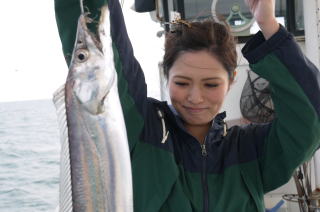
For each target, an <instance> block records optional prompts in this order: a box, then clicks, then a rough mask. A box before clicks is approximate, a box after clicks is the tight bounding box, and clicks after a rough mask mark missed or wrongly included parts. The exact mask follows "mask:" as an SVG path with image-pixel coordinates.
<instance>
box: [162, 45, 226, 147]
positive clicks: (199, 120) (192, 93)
mask: <svg viewBox="0 0 320 212" xmlns="http://www.w3.org/2000/svg"><path fill="white" fill-rule="evenodd" d="M231 83H232V79H231V80H230V79H229V76H228V72H227V71H226V70H225V68H224V67H223V65H222V64H221V63H220V61H218V60H217V59H216V58H215V56H213V55H212V54H210V53H209V52H208V51H206V50H202V51H196V52H192V51H188V52H185V53H182V54H181V55H180V56H179V57H178V58H177V60H176V61H175V62H174V64H173V66H172V67H171V69H170V72H169V80H168V87H169V94H170V99H171V102H172V105H173V106H174V108H175V109H176V110H177V112H178V113H179V114H180V115H181V117H182V119H183V121H184V123H185V127H186V129H187V130H188V131H189V132H190V134H191V135H193V136H194V137H195V138H197V139H198V140H199V142H200V143H204V139H205V135H206V132H207V131H208V130H209V128H210V124H211V120H212V117H215V116H216V115H217V114H218V112H219V110H220V108H221V106H222V104H223V102H224V98H225V96H226V94H227V91H228V90H229V87H230V84H231Z"/></svg>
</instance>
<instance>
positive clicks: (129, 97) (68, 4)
mask: <svg viewBox="0 0 320 212" xmlns="http://www.w3.org/2000/svg"><path fill="white" fill-rule="evenodd" d="M79 2H80V0H55V14H56V22H57V26H58V31H59V35H60V39H61V42H62V47H63V52H64V55H65V59H66V62H67V64H68V65H69V63H70V60H71V54H72V51H73V46H74V42H75V37H76V31H77V21H78V17H79V15H80V3H79ZM83 2H84V4H85V5H84V8H86V11H88V12H89V17H90V18H92V19H93V20H94V21H93V23H92V24H89V28H90V30H91V31H93V32H95V30H96V23H97V20H99V16H100V8H101V7H102V6H104V5H108V8H109V11H110V30H111V36H112V41H113V49H114V60H115V65H116V71H117V75H118V90H119V97H120V102H121V105H122V109H123V113H124V118H125V122H126V126H127V133H128V140H129V147H130V150H131V151H132V150H133V147H134V146H135V144H136V143H137V141H138V140H139V135H140V133H141V131H142V128H143V124H144V117H145V116H146V115H145V114H146V101H147V87H146V83H145V78H144V74H143V71H142V69H141V67H140V64H139V63H138V61H137V60H136V59H135V57H134V53H133V48H132V45H131V43H130V40H129V37H128V34H127V30H126V26H125V23H124V18H123V14H122V10H121V7H120V4H119V1H118V0H85V1H83Z"/></svg>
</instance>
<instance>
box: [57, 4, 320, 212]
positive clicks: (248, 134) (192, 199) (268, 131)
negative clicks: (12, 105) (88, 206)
mask: <svg viewBox="0 0 320 212" xmlns="http://www.w3.org/2000/svg"><path fill="white" fill-rule="evenodd" d="M84 2H85V3H86V7H88V8H89V10H90V12H91V16H92V17H97V14H99V8H100V7H101V6H102V5H104V4H106V3H108V6H109V9H110V19H111V34H112V40H113V47H114V58H115V59H114V60H115V63H116V69H117V74H118V89H119V95H120V101H121V104H122V108H123V113H124V117H125V122H126V126H127V133H128V140H129V146H130V153H131V161H132V172H133V191H134V211H135V212H180V211H181V212H209V211H210V212H222V211H223V212H256V211H259V212H263V211H264V203H263V196H264V194H265V193H266V192H269V191H271V190H273V189H275V188H277V187H279V186H281V185H283V184H285V183H286V182H288V180H289V179H290V177H291V175H292V173H293V171H294V170H295V169H296V167H297V166H299V165H300V164H301V163H303V162H304V161H306V160H308V159H310V158H311V157H312V155H313V154H314V152H315V151H316V149H317V147H318V146H319V136H320V123H319V115H320V84H319V82H320V77H319V73H318V70H317V68H316V67H315V66H314V65H313V64H312V63H311V62H310V61H309V60H308V59H307V58H306V57H305V56H304V54H303V53H302V52H301V50H300V48H299V47H298V45H297V43H296V42H295V41H294V38H293V36H292V35H291V34H290V33H288V32H287V31H286V30H285V29H284V28H283V27H280V29H279V31H278V32H277V33H276V34H275V35H273V36H272V37H271V38H270V39H269V40H267V41H266V40H265V39H264V37H263V35H262V33H261V32H259V33H257V34H256V35H254V36H253V38H252V39H251V40H250V41H249V42H248V43H247V44H246V45H245V47H244V48H243V50H242V53H243V55H244V57H245V58H246V59H247V60H248V61H249V63H250V68H251V69H252V70H253V71H254V72H256V73H257V74H258V75H260V76H262V77H263V78H265V79H267V80H268V81H269V82H270V86H271V90H272V99H273V102H274V106H275V110H276V114H277V118H276V119H275V120H274V121H272V123H269V124H263V125H257V124H251V125H247V126H244V127H240V126H234V127H231V128H230V129H228V130H227V134H226V135H224V133H223V131H224V129H223V128H224V125H223V118H224V116H225V115H224V114H223V113H222V114H219V115H217V116H216V117H215V119H214V121H213V124H212V127H211V129H210V131H209V133H208V135H207V138H206V142H205V149H204V148H201V146H200V144H199V142H198V141H197V140H196V139H195V138H194V137H192V136H191V135H190V134H189V133H188V132H187V131H186V130H185V128H184V126H183V124H182V122H181V120H180V118H179V116H178V115H177V114H175V113H174V110H172V109H170V107H169V106H168V105H167V103H166V102H161V101H158V100H155V99H151V98H147V86H146V84H145V78H144V75H143V72H142V70H141V67H140V65H139V63H138V61H137V60H136V59H135V57H134V53H133V49H132V46H131V43H130V41H129V38H128V35H127V32H126V28H125V24H124V20H123V15H122V11H121V7H120V5H119V2H118V0H109V1H108V2H105V0H86V1H84ZM55 11H56V19H57V24H58V29H59V34H60V38H61V41H62V46H63V51H64V54H65V56H66V60H67V62H68V63H69V61H70V56H71V52H72V48H73V44H74V40H75V35H76V27H77V19H78V16H79V14H80V7H79V0H55ZM92 28H93V29H94V26H93V27H92ZM146 54H148V53H147V52H146ZM154 71H155V72H157V71H158V70H154ZM167 132H169V134H168V136H167V137H166V135H167ZM119 160H121V156H119Z"/></svg>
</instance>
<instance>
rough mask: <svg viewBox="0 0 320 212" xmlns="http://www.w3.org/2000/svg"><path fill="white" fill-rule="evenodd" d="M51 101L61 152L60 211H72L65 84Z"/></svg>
mask: <svg viewBox="0 0 320 212" xmlns="http://www.w3.org/2000/svg"><path fill="white" fill-rule="evenodd" d="M53 103H54V105H55V108H56V112H57V118H58V125H59V130H60V141H61V152H60V197H59V199H60V200H59V208H60V211H68V212H69V211H70V212H71V211H72V210H73V206H72V186H71V166H70V151H69V137H68V125H67V114H66V104H65V85H63V86H61V87H60V88H59V89H58V90H57V91H56V92H55V93H54V94H53Z"/></svg>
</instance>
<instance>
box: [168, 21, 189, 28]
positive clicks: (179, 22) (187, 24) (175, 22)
mask: <svg viewBox="0 0 320 212" xmlns="http://www.w3.org/2000/svg"><path fill="white" fill-rule="evenodd" d="M171 23H172V24H184V25H186V26H187V27H189V28H191V24H190V23H189V22H188V21H186V20H182V19H176V20H174V21H172V22H171Z"/></svg>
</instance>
